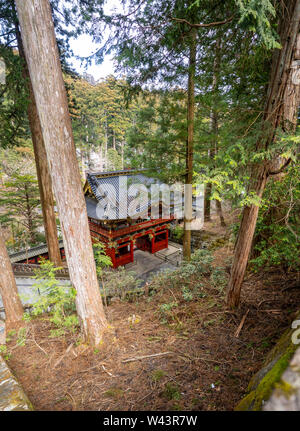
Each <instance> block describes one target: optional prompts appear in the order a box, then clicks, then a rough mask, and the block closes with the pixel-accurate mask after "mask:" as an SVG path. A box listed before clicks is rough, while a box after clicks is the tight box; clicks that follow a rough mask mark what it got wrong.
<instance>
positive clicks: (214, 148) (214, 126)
mask: <svg viewBox="0 0 300 431" xmlns="http://www.w3.org/2000/svg"><path fill="white" fill-rule="evenodd" d="M214 54H215V58H214V65H213V79H212V88H211V91H212V97H213V99H212V109H211V113H210V131H211V133H212V136H213V141H212V144H211V148H209V150H208V155H209V158H210V160H211V163H212V165H213V166H214V162H213V160H214V157H215V155H216V154H217V152H218V130H219V127H218V121H219V118H218V111H217V97H218V82H219V73H220V64H221V40H220V37H218V38H217V41H216V48H215V53H214ZM211 193H212V184H211V183H207V184H206V186H205V191H204V221H205V222H209V221H211V199H210V198H211ZM219 203H220V205H221V202H219ZM216 204H217V202H216ZM217 205H218V204H217ZM219 211H220V207H218V206H217V212H218V214H222V208H221V212H219ZM220 222H221V224H222V219H221V216H220ZM223 222H224V219H223Z"/></svg>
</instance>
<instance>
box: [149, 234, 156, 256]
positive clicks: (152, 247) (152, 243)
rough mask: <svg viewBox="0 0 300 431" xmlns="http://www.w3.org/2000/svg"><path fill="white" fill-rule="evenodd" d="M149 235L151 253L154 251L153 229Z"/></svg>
mask: <svg viewBox="0 0 300 431" xmlns="http://www.w3.org/2000/svg"><path fill="white" fill-rule="evenodd" d="M150 235H152V238H151V253H152V254H153V253H154V252H155V251H154V241H155V233H154V231H151V234H150Z"/></svg>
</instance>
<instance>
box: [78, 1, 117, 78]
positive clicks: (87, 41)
mask: <svg viewBox="0 0 300 431" xmlns="http://www.w3.org/2000/svg"><path fill="white" fill-rule="evenodd" d="M104 11H105V13H106V14H110V13H111V12H121V13H124V9H123V7H122V5H121V4H120V0H106V4H105V6H104ZM70 43H71V47H72V49H73V51H74V54H75V55H79V56H81V57H88V56H89V55H91V54H93V53H94V52H95V51H96V50H97V48H99V46H97V45H96V44H94V43H93V41H92V37H91V36H89V35H88V34H86V35H82V36H80V37H79V38H78V39H73V40H71V42H70ZM72 64H73V66H74V67H75V69H76V70H77V72H79V73H81V74H83V73H84V72H86V73H89V74H90V75H93V77H94V78H95V79H100V78H105V77H106V76H108V75H111V74H113V73H114V67H113V61H112V55H107V56H106V57H105V59H104V62H103V63H102V64H100V65H96V64H95V62H93V64H92V65H91V66H89V67H87V68H85V67H84V66H81V62H80V61H79V60H76V59H73V61H72Z"/></svg>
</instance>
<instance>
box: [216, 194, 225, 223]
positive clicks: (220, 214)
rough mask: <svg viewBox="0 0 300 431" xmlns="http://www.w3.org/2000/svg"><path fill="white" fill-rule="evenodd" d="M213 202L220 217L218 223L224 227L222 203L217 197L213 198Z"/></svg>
mask: <svg viewBox="0 0 300 431" xmlns="http://www.w3.org/2000/svg"><path fill="white" fill-rule="evenodd" d="M215 203H216V209H217V214H218V216H219V219H220V224H221V226H222V227H226V223H225V220H224V216H223V210H222V203H221V202H220V201H219V200H218V199H216V200H215Z"/></svg>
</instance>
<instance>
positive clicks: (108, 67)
mask: <svg viewBox="0 0 300 431" xmlns="http://www.w3.org/2000/svg"><path fill="white" fill-rule="evenodd" d="M71 47H72V49H73V51H74V54H75V55H79V56H81V57H88V56H89V55H91V54H93V53H94V52H95V51H96V50H97V45H95V44H94V43H93V41H92V38H91V37H90V36H89V35H87V34H86V35H82V36H80V37H79V38H78V39H76V40H72V41H71ZM72 64H73V66H74V68H75V70H76V71H77V72H79V73H80V74H83V73H84V72H86V73H89V74H90V75H93V77H94V78H95V79H100V78H105V77H106V76H108V75H111V74H113V73H114V67H113V61H112V56H111V55H107V56H105V59H104V62H103V63H102V64H100V65H99V64H97V65H96V64H95V62H94V61H93V64H92V65H91V66H88V67H87V68H86V67H84V66H83V65H81V62H80V60H76V59H75V58H74V59H73V61H72Z"/></svg>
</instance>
